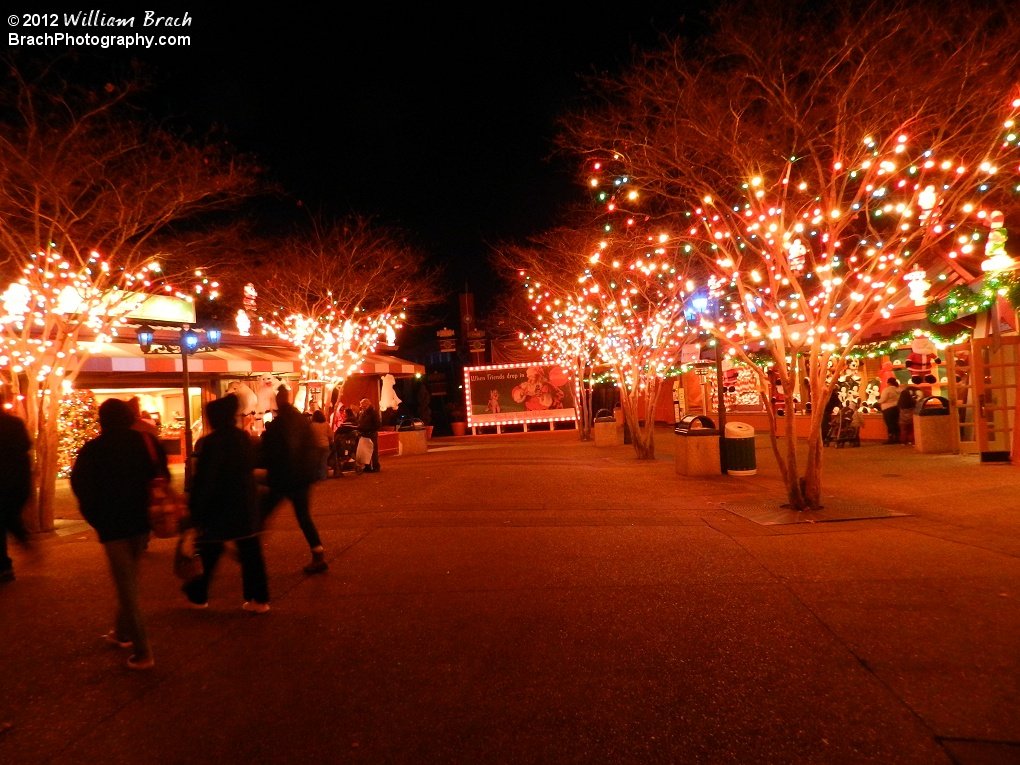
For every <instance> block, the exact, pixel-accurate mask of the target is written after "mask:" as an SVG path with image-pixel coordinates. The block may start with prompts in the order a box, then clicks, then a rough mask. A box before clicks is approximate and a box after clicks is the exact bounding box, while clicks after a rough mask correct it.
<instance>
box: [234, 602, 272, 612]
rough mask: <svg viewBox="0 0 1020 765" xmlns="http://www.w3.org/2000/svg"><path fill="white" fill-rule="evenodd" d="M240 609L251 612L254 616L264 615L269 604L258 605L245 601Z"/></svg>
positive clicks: (257, 603)
mask: <svg viewBox="0 0 1020 765" xmlns="http://www.w3.org/2000/svg"><path fill="white" fill-rule="evenodd" d="M241 608H242V609H244V610H245V611H251V612H252V613H255V614H264V613H265V612H266V611H268V610H269V604H268V603H259V602H258V601H256V600H246V601H244V605H243V606H241Z"/></svg>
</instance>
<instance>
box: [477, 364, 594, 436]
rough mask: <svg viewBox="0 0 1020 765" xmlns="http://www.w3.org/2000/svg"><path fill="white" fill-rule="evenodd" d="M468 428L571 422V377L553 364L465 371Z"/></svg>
mask: <svg viewBox="0 0 1020 765" xmlns="http://www.w3.org/2000/svg"><path fill="white" fill-rule="evenodd" d="M464 390H465V391H466V398H467V412H468V426H469V427H477V426H484V425H515V424H524V423H533V422H558V421H564V420H571V421H572V420H574V394H573V385H572V381H571V379H570V376H569V375H568V374H567V372H566V371H564V370H563V368H562V367H560V366H558V365H556V364H542V363H535V364H497V365H493V366H480V367H464Z"/></svg>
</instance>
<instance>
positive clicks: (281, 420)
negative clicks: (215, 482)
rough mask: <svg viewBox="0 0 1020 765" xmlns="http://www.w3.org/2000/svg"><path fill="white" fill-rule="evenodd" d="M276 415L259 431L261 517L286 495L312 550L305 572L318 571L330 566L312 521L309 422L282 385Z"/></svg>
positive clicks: (312, 456) (312, 444)
mask: <svg viewBox="0 0 1020 765" xmlns="http://www.w3.org/2000/svg"><path fill="white" fill-rule="evenodd" d="M276 408H277V410H276V416H275V417H274V418H273V419H272V421H271V422H270V423H269V424H268V425H267V426H266V431H265V433H263V434H262V459H263V462H264V463H265V466H266V473H267V476H266V477H267V482H268V484H269V493H268V494H267V495H266V497H265V500H264V501H263V504H262V517H263V519H265V518H268V517H269V515H270V514H271V513H272V512H273V511H274V510H275V509H276V506H277V505H279V504H280V502H282V501H283V500H285V499H289V500H290V503H291V505H293V506H294V515H296V516H297V521H298V525H299V526H300V527H301V532H302V533H303V534H304V535H305V540H306V541H307V542H308V547H309V548H311V551H312V561H311V563H309V564H308V565H307V566H305V568H304V572H305V573H306V574H321V573H322V572H323V571H325V570H326V569H328V568H329V564H328V563H326V554H325V551H324V550H323V547H322V540H321V539H320V538H319V531H318V529H316V528H315V522H314V521H312V514H311V511H310V509H309V496H308V495H309V492H310V490H311V485H312V483H313V482H314V481H315V474H316V473H315V471H316V466H317V461H316V451H315V440H314V437H313V435H312V425H311V423H310V422H309V421H308V418H307V417H305V416H304V415H303V414H301V412H299V411H298V410H297V409H295V408H294V407H293V406H291V403H290V392H289V391H288V390H287V389H286V388H284V387H281V388H280V390H279V391H277V393H276Z"/></svg>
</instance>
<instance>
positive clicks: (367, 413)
mask: <svg viewBox="0 0 1020 765" xmlns="http://www.w3.org/2000/svg"><path fill="white" fill-rule="evenodd" d="M379 426H380V420H379V412H378V411H376V408H375V407H374V406H372V402H371V401H369V400H368V399H367V398H363V399H361V415H360V416H359V417H358V433H360V434H361V437H362V438H367V439H369V440H371V442H372V461H371V463H370V464H369V465H367V466H366V467H365V469H364V472H366V473H378V472H379Z"/></svg>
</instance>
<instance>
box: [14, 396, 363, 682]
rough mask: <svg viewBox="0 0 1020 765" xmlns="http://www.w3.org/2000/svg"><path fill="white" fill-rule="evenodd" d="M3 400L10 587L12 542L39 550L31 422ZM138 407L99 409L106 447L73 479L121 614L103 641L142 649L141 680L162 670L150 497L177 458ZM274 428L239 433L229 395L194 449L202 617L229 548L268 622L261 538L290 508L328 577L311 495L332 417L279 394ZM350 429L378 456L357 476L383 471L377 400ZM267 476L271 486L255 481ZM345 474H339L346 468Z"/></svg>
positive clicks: (324, 467) (349, 416)
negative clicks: (145, 567) (152, 602)
mask: <svg viewBox="0 0 1020 765" xmlns="http://www.w3.org/2000/svg"><path fill="white" fill-rule="evenodd" d="M5 403H6V402H5V401H2V400H0V523H2V528H0V532H2V533H0V581H4V580H11V579H14V570H13V563H12V561H11V558H10V557H9V556H8V555H7V538H8V536H11V537H13V538H14V539H15V540H16V541H20V542H22V543H24V544H26V545H27V544H28V542H27V540H28V535H27V532H26V530H25V527H24V525H23V523H22V515H21V512H22V510H23V508H24V506H25V504H26V502H27V501H28V499H29V496H30V493H31V457H30V450H31V441H30V439H29V436H28V432H27V429H26V427H25V424H24V422H23V421H22V420H21V419H20V418H18V417H16V416H14V415H13V414H11V413H9V412H8V411H7V407H5V406H3V404H5ZM138 404H139V402H138V400H137V399H132V400H131V401H122V400H120V399H116V398H110V399H107V400H106V401H104V402H103V403H102V404H101V405H100V406H99V430H100V433H99V435H98V436H97V437H96V438H94V439H92V440H90V441H88V442H86V443H85V444H84V445H83V446H82V448H81V450H80V452H79V453H78V456H77V459H76V460H75V463H74V466H73V468H72V470H71V477H70V483H71V489H72V491H73V493H74V495H75V497H76V498H77V500H78V504H79V507H80V510H81V514H82V517H83V518H84V519H85V521H86V522H88V524H89V525H91V526H92V527H93V528H94V529H95V531H96V533H97V535H98V537H99V542H100V544H101V545H102V546H103V550H104V552H105V555H106V558H107V561H108V564H109V570H110V575H111V578H112V580H113V585H114V589H115V591H116V594H117V608H116V613H115V617H114V623H113V626H112V628H111V629H110V630H109V632H107V633H106V634H104V635H103V639H104V640H105V641H106V642H108V643H110V644H112V645H115V646H119V647H121V648H125V649H131V653H130V656H129V658H128V660H127V666H128V667H129V668H130V669H135V670H144V669H149V668H151V667H152V666H154V659H153V653H152V649H151V646H150V643H149V637H148V633H147V631H146V627H145V620H144V618H143V616H142V611H141V608H140V606H139V593H138V581H139V580H138V568H139V561H140V560H141V557H142V554H143V553H144V552H145V550H146V549H147V547H148V544H149V538H150V535H151V531H152V527H151V523H150V520H151V519H150V504H151V502H152V496H151V488H152V485H153V482H154V480H155V479H159V478H162V479H164V480H165V481H166V482H169V480H170V470H169V467H168V464H167V462H168V461H167V456H166V453H165V452H164V450H163V448H162V446H161V445H160V442H159V439H158V435H157V433H156V432H154V431H155V428H153V426H152V424H151V422H150V421H148V419H147V418H145V417H143V416H142V412H141V410H140V407H139V405H138ZM276 404H277V411H276V415H275V417H274V418H273V419H272V421H271V422H269V423H268V424H267V426H266V428H265V431H264V433H263V434H262V436H261V438H259V439H253V438H252V437H251V436H250V435H249V434H248V433H246V432H245V431H244V430H242V429H241V428H240V427H239V417H238V415H239V409H240V402H239V400H238V398H237V396H235V395H233V394H228V395H226V396H224V397H223V398H220V399H217V400H214V401H211V402H209V403H208V404H207V406H206V422H207V424H208V426H209V430H208V431H207V433H206V435H204V436H203V437H202V438H200V439H199V441H198V443H197V444H196V445H195V460H194V472H193V476H192V479H191V485H190V487H189V489H190V491H189V493H188V496H187V509H188V514H187V516H186V518H185V525H184V527H183V528H185V529H186V533H187V534H188V535H189V536H188V538H189V539H192V540H193V550H194V556H195V557H197V559H198V560H199V561H200V562H201V565H200V566H197V567H196V568H197V569H198V570H199V571H200V573H197V574H196V575H195V576H193V577H191V578H189V579H187V580H186V581H185V582H184V584H183V586H182V592H183V594H184V596H185V599H186V602H187V604H188V605H189V606H190V607H192V608H206V607H207V606H208V602H209V587H210V583H211V581H212V579H213V576H214V574H215V572H216V569H217V565H218V563H219V561H220V559H221V557H222V556H223V554H224V552H225V551H226V549H227V545H228V543H229V544H230V545H232V547H233V548H234V549H236V557H237V560H238V562H239V563H240V568H241V589H242V593H243V597H244V602H243V606H242V608H243V609H244V610H246V611H250V612H253V613H257V614H260V613H265V612H266V611H268V610H269V608H270V595H269V582H268V576H267V574H266V564H265V559H264V557H263V549H262V538H261V532H262V530H263V528H264V527H265V524H266V522H267V520H268V519H269V518H270V516H271V515H272V514H273V513H274V511H275V510H276V509H277V507H278V506H279V505H281V504H282V503H283V502H284V501H287V502H289V503H290V505H291V506H292V507H293V508H294V514H295V516H296V518H297V522H298V526H299V527H300V528H301V531H302V533H303V534H304V537H305V540H306V541H307V543H308V547H309V550H310V553H311V561H310V562H309V563H308V564H307V565H306V566H305V567H304V573H306V574H309V575H311V574H320V573H323V572H325V571H327V570H328V568H329V564H328V562H327V561H326V554H325V549H324V548H323V545H322V540H321V538H320V536H319V532H318V529H317V528H316V525H315V522H314V521H313V519H312V516H311V512H310V508H309V497H310V491H311V486H312V484H313V483H315V481H317V480H321V479H323V478H325V477H326V475H327V472H328V465H329V459H330V455H331V453H332V452H333V443H334V436H333V434H332V433H331V430H330V425H329V424H328V423H327V422H326V418H325V416H324V414H323V413H322V412H321V411H318V412H314V413H313V414H312V416H311V417H309V416H308V415H306V414H305V413H302V412H300V411H298V409H296V408H295V407H294V406H293V405H292V404H291V402H290V392H289V390H288V389H287V388H286V387H282V386H281V387H280V389H279V390H278V392H277V395H276ZM340 419H341V420H344V419H346V420H347V424H348V427H350V425H351V424H354V425H356V428H357V432H358V434H359V435H360V437H361V438H362V439H364V440H365V442H366V446H367V445H368V444H371V446H372V448H371V450H370V451H367V452H364V451H363V458H362V461H361V462H359V463H357V471H356V472H358V473H360V472H362V469H364V471H366V472H378V471H379V447H378V431H379V421H380V418H379V413H378V411H377V410H376V408H375V407H374V406H373V405H372V403H371V401H370V400H368V399H362V400H361V402H360V403H359V405H358V406H357V407H356V408H355V407H351V408H347V409H346V410H345V415H344V416H342V417H341V418H340ZM259 468H262V469H264V470H265V481H264V484H265V485H264V486H260V485H259V482H258V481H257V479H256V475H257V472H256V471H257V470H258V469H259ZM337 469H338V471H339V469H340V466H339V465H338V466H337Z"/></svg>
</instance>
